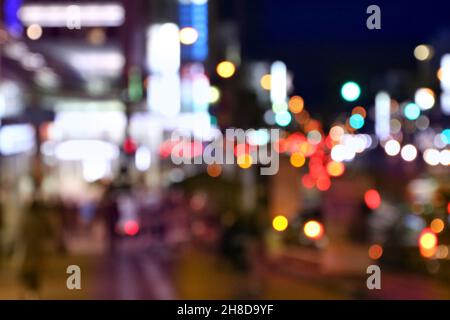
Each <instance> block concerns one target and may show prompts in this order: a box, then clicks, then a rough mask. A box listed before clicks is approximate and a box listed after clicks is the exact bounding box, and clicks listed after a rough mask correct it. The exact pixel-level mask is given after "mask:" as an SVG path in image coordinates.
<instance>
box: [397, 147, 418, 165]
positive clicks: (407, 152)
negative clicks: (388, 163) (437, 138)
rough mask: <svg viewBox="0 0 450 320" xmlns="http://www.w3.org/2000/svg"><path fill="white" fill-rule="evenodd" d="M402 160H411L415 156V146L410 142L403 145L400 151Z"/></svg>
mask: <svg viewBox="0 0 450 320" xmlns="http://www.w3.org/2000/svg"><path fill="white" fill-rule="evenodd" d="M400 154H401V156H402V158H403V160H405V161H408V162H411V161H414V160H415V159H416V158H417V148H416V147H415V146H413V145H412V144H408V145H406V146H404V147H403V148H402V150H401V152H400Z"/></svg>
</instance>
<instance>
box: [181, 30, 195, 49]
mask: <svg viewBox="0 0 450 320" xmlns="http://www.w3.org/2000/svg"><path fill="white" fill-rule="evenodd" d="M197 40H198V31H197V30H195V29H194V28H191V27H186V28H183V29H181V30H180V41H181V43H182V44H184V45H191V44H194V43H195V42H196V41H197Z"/></svg>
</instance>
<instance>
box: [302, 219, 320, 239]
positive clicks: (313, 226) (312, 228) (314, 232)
mask: <svg viewBox="0 0 450 320" xmlns="http://www.w3.org/2000/svg"><path fill="white" fill-rule="evenodd" d="M303 232H304V233H305V235H306V236H307V237H308V238H311V239H314V240H318V239H320V238H322V236H323V233H324V229H323V226H322V224H321V223H320V222H317V221H314V220H312V221H308V222H307V223H305V226H304V227H303Z"/></svg>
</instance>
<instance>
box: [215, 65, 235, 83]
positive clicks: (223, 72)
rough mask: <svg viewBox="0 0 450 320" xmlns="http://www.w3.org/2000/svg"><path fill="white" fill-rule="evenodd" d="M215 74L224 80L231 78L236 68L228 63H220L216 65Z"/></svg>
mask: <svg viewBox="0 0 450 320" xmlns="http://www.w3.org/2000/svg"><path fill="white" fill-rule="evenodd" d="M216 71H217V74H218V75H219V76H220V77H222V78H225V79H228V78H231V77H232V76H234V74H235V72H236V66H235V65H234V64H233V63H232V62H230V61H222V62H220V63H219V64H218V65H217V68H216Z"/></svg>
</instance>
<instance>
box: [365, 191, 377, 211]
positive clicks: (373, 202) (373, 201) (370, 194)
mask: <svg viewBox="0 0 450 320" xmlns="http://www.w3.org/2000/svg"><path fill="white" fill-rule="evenodd" d="M364 201H365V203H366V205H367V207H368V208H369V209H372V210H375V209H378V208H379V207H380V205H381V197H380V194H379V193H378V191H377V190H374V189H371V190H369V191H367V192H366V193H365V195H364Z"/></svg>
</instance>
